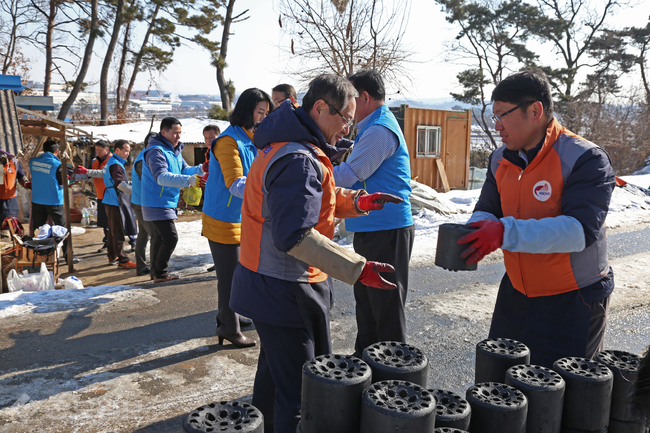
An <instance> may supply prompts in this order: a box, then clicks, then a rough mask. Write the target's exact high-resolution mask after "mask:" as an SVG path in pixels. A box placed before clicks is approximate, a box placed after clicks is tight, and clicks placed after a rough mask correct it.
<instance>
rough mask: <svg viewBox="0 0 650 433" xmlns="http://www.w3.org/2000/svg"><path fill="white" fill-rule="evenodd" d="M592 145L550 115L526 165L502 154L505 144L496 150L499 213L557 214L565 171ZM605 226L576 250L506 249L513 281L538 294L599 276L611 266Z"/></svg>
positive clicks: (556, 291) (525, 216)
mask: <svg viewBox="0 0 650 433" xmlns="http://www.w3.org/2000/svg"><path fill="white" fill-rule="evenodd" d="M595 146H596V145H595V144H593V143H591V142H588V141H586V140H584V139H583V138H581V137H578V136H577V135H575V134H573V133H572V132H570V131H568V130H567V129H566V128H564V127H562V126H561V125H560V124H559V123H558V122H557V120H553V121H552V122H551V123H550V125H549V127H548V129H547V132H546V140H545V142H544V144H543V145H542V148H541V149H540V151H539V153H538V154H537V156H536V157H535V159H533V161H532V162H531V163H530V164H529V165H528V166H527V167H526V169H525V170H523V169H522V168H521V167H518V166H516V165H515V164H513V163H511V162H510V161H508V160H506V159H505V158H503V148H500V149H498V150H497V151H495V153H496V152H499V154H498V155H495V156H493V161H492V168H493V173H494V177H495V179H496V181H497V187H498V189H499V193H500V195H501V209H502V210H503V216H504V217H508V216H510V217H514V218H517V219H522V220H528V219H542V218H550V217H556V216H559V215H561V214H562V210H561V208H562V191H563V189H564V182H565V180H566V179H565V176H568V174H569V173H570V172H571V169H572V165H573V164H574V163H575V161H576V160H577V158H578V156H579V155H581V154H582V153H583V152H585V151H586V150H587V149H589V148H591V147H595ZM563 167H564V168H565V169H564V170H563ZM567 167H568V170H567V169H566V168H567ZM605 230H606V229H605V226H604V225H603V227H601V228H600V233H599V234H598V238H597V240H596V242H595V243H594V244H592V245H590V246H589V247H587V248H585V249H584V250H582V251H580V252H577V253H550V254H532V253H516V252H512V251H506V250H504V251H503V257H504V264H505V266H506V271H507V272H508V276H509V277H510V280H511V281H512V285H513V286H514V287H515V289H517V290H518V291H519V292H521V293H523V294H525V295H526V296H528V297H537V296H549V295H557V294H561V293H566V292H570V291H572V290H577V289H578V288H580V287H585V286H587V285H589V284H592V283H595V282H597V281H600V280H601V279H602V278H603V277H604V276H605V275H606V274H607V271H608V270H609V266H608V264H607V246H606V245H607V239H606V234H605Z"/></svg>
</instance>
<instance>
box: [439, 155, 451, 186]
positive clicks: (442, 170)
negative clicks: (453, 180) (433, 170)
mask: <svg viewBox="0 0 650 433" xmlns="http://www.w3.org/2000/svg"><path fill="white" fill-rule="evenodd" d="M436 166H437V167H438V174H439V175H440V179H441V180H442V187H443V189H444V190H445V192H449V191H450V190H451V188H449V180H447V171H446V170H445V165H444V164H443V163H442V159H440V158H436Z"/></svg>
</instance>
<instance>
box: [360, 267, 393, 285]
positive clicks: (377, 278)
mask: <svg viewBox="0 0 650 433" xmlns="http://www.w3.org/2000/svg"><path fill="white" fill-rule="evenodd" d="M380 272H395V268H394V267H392V266H391V265H389V264H388V263H379V262H366V265H365V266H364V267H363V270H362V271H361V275H359V279H358V280H357V281H359V282H360V283H361V284H365V285H366V286H369V287H376V288H378V289H396V288H397V286H396V285H395V284H393V283H391V282H390V281H386V280H384V279H383V278H382V276H381V275H379V273H380Z"/></svg>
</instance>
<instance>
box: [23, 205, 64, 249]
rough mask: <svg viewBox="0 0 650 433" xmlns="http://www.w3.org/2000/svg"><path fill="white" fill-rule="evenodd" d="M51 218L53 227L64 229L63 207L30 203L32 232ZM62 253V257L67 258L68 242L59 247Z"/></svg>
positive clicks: (31, 234)
mask: <svg viewBox="0 0 650 433" xmlns="http://www.w3.org/2000/svg"><path fill="white" fill-rule="evenodd" d="M48 216H49V217H51V218H52V222H53V223H54V225H57V226H63V227H65V213H64V210H63V205H62V204H60V205H45V204H38V203H32V221H33V223H34V231H36V229H38V228H39V227H40V226H42V225H43V224H46V223H47V217H48ZM29 235H30V236H34V233H30V234H29ZM61 250H62V252H63V257H66V261H67V257H68V241H67V240H66V241H65V242H63V246H62V247H61Z"/></svg>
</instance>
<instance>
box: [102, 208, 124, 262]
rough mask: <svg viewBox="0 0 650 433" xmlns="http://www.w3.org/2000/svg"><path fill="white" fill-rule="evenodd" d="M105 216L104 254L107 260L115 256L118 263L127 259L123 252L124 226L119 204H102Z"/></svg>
mask: <svg viewBox="0 0 650 433" xmlns="http://www.w3.org/2000/svg"><path fill="white" fill-rule="evenodd" d="M104 210H105V211H106V217H107V219H108V239H106V251H107V253H106V255H107V256H108V259H109V260H112V259H114V258H116V257H117V261H118V262H120V263H126V262H128V261H129V257H128V256H127V255H126V253H125V252H124V226H123V225H122V214H121V213H120V208H119V206H113V205H110V204H104Z"/></svg>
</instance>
